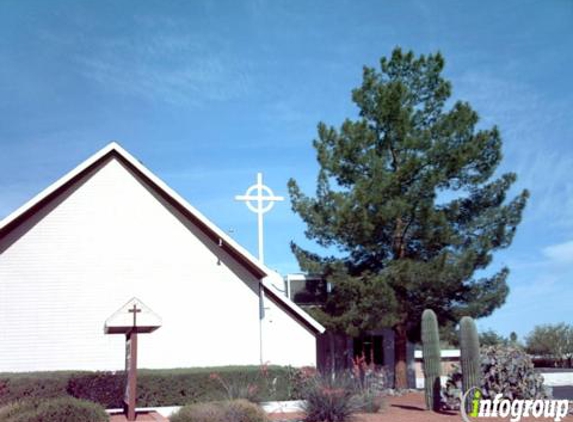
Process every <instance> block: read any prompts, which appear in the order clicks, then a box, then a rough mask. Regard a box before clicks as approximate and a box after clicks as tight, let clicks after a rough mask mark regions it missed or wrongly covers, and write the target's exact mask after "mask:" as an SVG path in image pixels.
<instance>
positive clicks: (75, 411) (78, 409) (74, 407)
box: [0, 397, 109, 422]
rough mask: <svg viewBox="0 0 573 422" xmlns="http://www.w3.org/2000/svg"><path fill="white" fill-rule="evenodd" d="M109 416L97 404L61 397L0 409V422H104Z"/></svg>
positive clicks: (25, 402) (20, 403)
mask: <svg viewBox="0 0 573 422" xmlns="http://www.w3.org/2000/svg"><path fill="white" fill-rule="evenodd" d="M108 420H109V417H108V415H107V413H106V412H105V410H104V409H103V407H101V406H100V405H98V404H95V403H92V402H89V401H85V400H78V399H74V398H73V397H61V398H56V399H45V400H29V401H22V402H16V403H12V404H8V405H6V406H4V407H3V408H2V409H0V422H78V421H82V422H105V421H108Z"/></svg>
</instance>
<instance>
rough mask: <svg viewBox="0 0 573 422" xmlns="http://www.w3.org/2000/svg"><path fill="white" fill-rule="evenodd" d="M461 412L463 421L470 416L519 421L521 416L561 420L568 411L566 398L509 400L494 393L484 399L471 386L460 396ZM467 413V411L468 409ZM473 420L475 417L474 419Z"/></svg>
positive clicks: (466, 420)
mask: <svg viewBox="0 0 573 422" xmlns="http://www.w3.org/2000/svg"><path fill="white" fill-rule="evenodd" d="M461 399H462V400H461V406H460V407H461V413H462V419H463V420H464V421H465V422H471V421H472V419H470V417H471V418H507V417H511V419H510V421H511V422H519V421H520V420H521V418H524V417H525V418H527V417H533V418H540V419H541V418H543V419H548V418H553V420H554V421H555V422H559V421H561V420H562V419H563V418H564V417H565V416H566V415H567V413H568V412H569V401H568V400H509V399H504V398H503V394H496V395H495V397H494V399H493V400H490V399H484V398H483V395H482V392H481V390H480V389H479V388H475V387H474V388H471V389H470V390H468V391H466V392H465V393H464V394H462V396H461ZM467 409H470V410H469V413H468V410H467ZM474 421H475V419H474Z"/></svg>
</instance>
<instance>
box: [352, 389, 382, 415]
mask: <svg viewBox="0 0 573 422" xmlns="http://www.w3.org/2000/svg"><path fill="white" fill-rule="evenodd" d="M354 400H355V403H356V412H357V413H378V412H380V410H381V409H382V408H383V406H384V399H383V397H382V396H381V395H380V394H379V393H376V392H374V391H363V392H361V393H358V394H356V395H355V396H354Z"/></svg>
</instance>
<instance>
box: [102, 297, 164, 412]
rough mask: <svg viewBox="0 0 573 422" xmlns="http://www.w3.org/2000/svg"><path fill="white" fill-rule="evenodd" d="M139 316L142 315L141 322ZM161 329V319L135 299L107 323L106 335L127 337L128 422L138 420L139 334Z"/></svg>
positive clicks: (125, 408) (126, 395)
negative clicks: (136, 410) (136, 407)
mask: <svg viewBox="0 0 573 422" xmlns="http://www.w3.org/2000/svg"><path fill="white" fill-rule="evenodd" d="M130 314H132V315H133V317H132V316H130ZM137 314H140V315H139V321H138V315H137ZM138 324H139V325H138ZM159 327H161V318H160V317H159V316H158V315H157V314H155V313H154V312H153V311H151V309H149V308H148V307H147V306H145V305H144V304H143V303H142V302H141V301H140V300H139V299H137V298H135V297H134V298H132V299H131V300H130V301H129V302H127V303H126V304H125V305H123V306H122V307H121V308H120V309H118V310H117V311H116V312H115V313H114V314H113V315H112V316H111V317H109V318H108V319H107V320H106V322H105V327H104V332H105V333H106V334H124V335H125V374H126V385H125V392H124V396H123V404H124V406H123V407H124V409H123V410H124V413H125V415H126V416H127V420H128V421H135V420H136V419H137V415H136V412H135V405H136V403H135V399H136V397H137V337H138V335H139V333H151V332H153V331H155V330H156V329H158V328H159Z"/></svg>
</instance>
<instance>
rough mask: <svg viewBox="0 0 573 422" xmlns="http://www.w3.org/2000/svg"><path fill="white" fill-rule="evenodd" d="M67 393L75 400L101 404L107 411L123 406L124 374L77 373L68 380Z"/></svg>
mask: <svg viewBox="0 0 573 422" xmlns="http://www.w3.org/2000/svg"><path fill="white" fill-rule="evenodd" d="M66 391H67V393H68V394H69V395H70V396H72V397H75V398H78V399H83V400H89V401H92V402H95V403H99V404H101V405H102V406H103V407H105V408H107V409H114V408H120V407H122V406H123V392H124V391H125V374H124V373H123V372H119V373H116V372H94V373H75V374H72V375H71V376H70V378H69V380H68V386H67V388H66Z"/></svg>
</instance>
